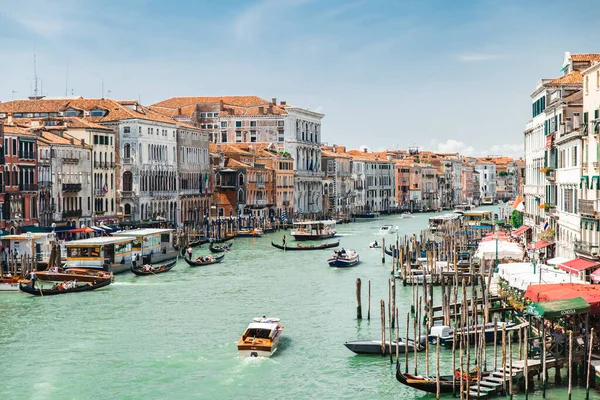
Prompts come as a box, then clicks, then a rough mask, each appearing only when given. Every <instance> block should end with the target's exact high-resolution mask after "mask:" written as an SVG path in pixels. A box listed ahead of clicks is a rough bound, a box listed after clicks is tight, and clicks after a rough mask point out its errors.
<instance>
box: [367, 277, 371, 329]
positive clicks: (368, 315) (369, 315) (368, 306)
mask: <svg viewBox="0 0 600 400" xmlns="http://www.w3.org/2000/svg"><path fill="white" fill-rule="evenodd" d="M367 301H368V303H367V319H368V320H369V321H370V320H371V280H370V279H369V298H368V300H367Z"/></svg>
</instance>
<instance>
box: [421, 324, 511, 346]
mask: <svg viewBox="0 0 600 400" xmlns="http://www.w3.org/2000/svg"><path fill="white" fill-rule="evenodd" d="M497 324H498V325H497V327H496V336H497V337H496V339H498V338H499V337H500V334H501V332H502V327H503V326H504V327H505V329H506V330H507V331H510V330H512V329H514V328H515V327H516V324H515V323H514V322H512V321H510V322H502V321H498V323H497ZM482 328H483V332H484V335H485V341H486V342H493V341H494V322H489V323H487V324H485V326H483V327H482V326H481V324H479V325H471V326H467V327H466V328H460V329H457V330H456V337H457V338H459V337H460V335H464V336H468V337H469V342H470V343H471V344H473V341H474V338H475V335H480V334H481V331H482ZM438 338H439V340H440V344H441V345H442V346H446V347H449V346H452V341H453V340H454V332H453V329H451V328H450V327H449V326H446V325H435V326H432V327H431V331H430V332H429V336H428V337H427V340H429V343H431V344H436V343H437V341H438Z"/></svg>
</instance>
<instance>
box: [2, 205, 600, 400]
mask: <svg viewBox="0 0 600 400" xmlns="http://www.w3.org/2000/svg"><path fill="white" fill-rule="evenodd" d="M497 208H498V207H497V206H495V207H493V209H496V210H497ZM431 215H432V214H415V216H414V218H408V219H402V218H400V216H398V215H393V216H385V217H382V218H379V219H375V220H368V221H359V222H356V223H352V224H344V225H339V226H338V232H339V234H340V240H341V245H342V246H343V247H346V248H355V249H356V250H357V251H358V252H359V253H360V256H361V261H362V262H361V264H359V265H358V266H357V267H355V268H351V269H348V270H338V269H331V268H329V267H328V266H327V263H326V261H325V260H326V258H327V256H329V254H330V252H329V251H328V250H325V251H315V252H289V253H283V252H281V251H280V250H277V249H274V248H273V247H271V245H270V241H271V240H273V241H275V242H280V241H281V237H282V235H283V232H279V233H275V234H267V235H265V236H264V237H263V238H259V239H252V238H248V239H236V240H235V241H234V245H233V251H232V252H230V253H228V254H227V255H226V260H225V261H224V262H223V263H221V264H218V265H213V266H207V267H202V268H195V269H191V268H189V267H188V266H187V265H186V264H185V263H184V262H183V260H181V261H180V262H179V263H178V265H177V267H176V268H175V269H174V270H173V271H172V272H170V273H169V274H163V275H159V276H153V277H145V278H139V277H134V276H133V275H131V274H129V273H126V274H121V275H117V276H116V278H115V283H114V284H113V285H111V286H110V287H108V288H107V289H105V290H99V291H97V292H91V293H86V294H82V295H65V296H56V297H53V298H34V297H31V296H26V295H24V294H21V293H13V294H3V295H2V296H0V315H1V318H2V324H0V348H1V349H2V350H3V353H4V354H3V357H1V358H0V371H2V372H1V376H2V382H3V384H2V385H1V386H0V398H1V399H65V398H73V399H110V398H113V399H140V398H144V399H163V398H172V399H175V398H177V399H187V398H191V399H236V398H240V399H241V398H248V397H252V396H255V395H256V394H257V393H260V395H261V396H264V397H273V398H282V399H309V398H310V399H312V398H320V399H342V398H353V399H367V398H368V399H373V398H383V399H400V398H402V399H421V398H431V397H427V396H424V395H423V394H422V393H420V392H417V391H414V390H412V389H410V388H407V387H405V386H403V385H401V384H399V383H398V382H397V381H396V378H395V376H394V372H395V368H394V366H392V365H390V363H389V359H387V358H385V357H379V356H375V357H368V356H356V355H354V354H353V353H351V352H350V351H348V350H347V349H346V348H345V347H344V346H343V342H345V341H347V340H353V339H360V338H362V339H377V338H378V337H379V335H380V323H379V310H378V301H379V299H381V298H385V299H387V282H386V280H387V279H388V278H389V271H390V259H389V258H388V259H387V262H386V264H385V265H382V264H381V250H380V249H377V250H375V249H369V248H368V246H369V242H371V241H373V240H374V239H376V238H377V239H378V240H379V238H380V236H378V235H377V232H378V230H379V228H380V226H381V225H384V224H386V223H390V224H393V225H398V226H399V234H400V235H404V234H412V233H418V232H419V231H420V230H421V229H424V228H425V226H426V223H427V218H428V217H429V216H431ZM388 236H389V237H390V238H391V237H393V236H394V235H388ZM288 238H289V234H288ZM194 254H198V255H199V254H202V255H205V254H208V246H207V245H203V246H202V248H201V249H195V252H194ZM358 277H360V278H361V279H362V281H363V285H364V286H363V287H365V288H366V284H367V281H368V280H369V279H371V283H372V308H371V314H372V318H371V321H370V322H369V321H367V320H366V319H364V320H363V321H361V322H359V321H357V320H356V319H355V317H356V316H355V313H356V308H355V293H354V290H355V281H356V278H358ZM397 290H398V306H399V313H400V315H401V316H402V315H406V312H407V311H409V308H410V299H411V288H410V287H409V286H408V287H402V285H398V286H397ZM436 292H437V290H436ZM363 293H364V292H363ZM363 307H366V306H365V303H364V302H363ZM261 315H268V316H276V317H280V318H281V322H282V323H283V324H284V325H285V331H284V338H283V342H282V347H281V348H280V350H279V351H278V353H277V354H276V355H275V356H274V357H273V358H272V359H239V358H237V356H236V353H237V351H236V341H237V339H238V338H239V335H240V334H241V333H242V331H243V330H244V328H245V327H246V325H247V324H248V322H249V321H250V319H251V318H252V317H256V316H261ZM363 315H365V316H366V309H363ZM400 321H401V326H400V332H403V329H404V323H402V321H404V319H403V318H400ZM409 357H410V358H409V359H410V361H412V355H410V356H409ZM419 358H420V363H422V362H424V355H423V354H420V355H419ZM441 359H442V372H443V373H450V370H451V352H449V351H442V352H441ZM431 365H433V363H432V364H431ZM423 371H424V369H423ZM550 382H553V380H552V379H550ZM536 383H537V381H536ZM550 388H551V389H550V390H549V391H548V392H547V397H546V398H548V399H563V398H565V395H566V388H565V389H562V388H561V389H558V390H555V389H553V388H552V385H550ZM583 394H584V391H575V392H574V397H573V398H575V399H576V398H581V397H578V396H583ZM593 394H594V395H596V393H593ZM449 398H451V396H450V397H449ZM515 398H518V399H521V398H524V394H523V393H520V394H518V395H517V396H516V397H515ZM530 398H541V392H539V393H538V392H536V393H535V394H534V395H533V396H530Z"/></svg>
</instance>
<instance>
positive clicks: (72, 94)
mask: <svg viewBox="0 0 600 400" xmlns="http://www.w3.org/2000/svg"><path fill="white" fill-rule="evenodd" d="M74 96H75V89H71V97H74Z"/></svg>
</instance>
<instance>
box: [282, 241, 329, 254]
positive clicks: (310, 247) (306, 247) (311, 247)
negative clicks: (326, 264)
mask: <svg viewBox="0 0 600 400" xmlns="http://www.w3.org/2000/svg"><path fill="white" fill-rule="evenodd" d="M339 245H340V241H339V240H338V241H337V242H331V243H323V244H320V245H318V246H315V245H314V244H311V245H305V244H298V245H296V246H287V245H285V246H283V245H281V244H277V243H273V242H271V246H273V247H276V248H278V249H280V250H285V251H295V250H323V249H330V248H332V247H338V246H339Z"/></svg>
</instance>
